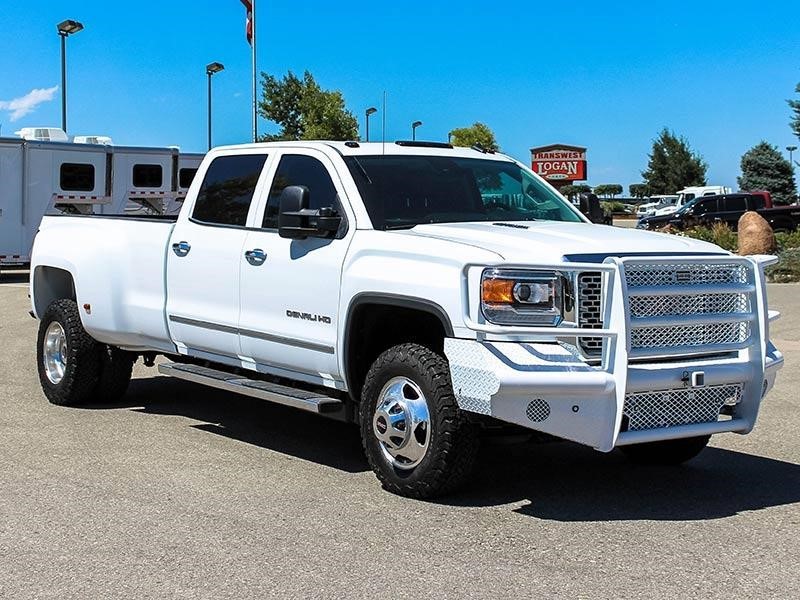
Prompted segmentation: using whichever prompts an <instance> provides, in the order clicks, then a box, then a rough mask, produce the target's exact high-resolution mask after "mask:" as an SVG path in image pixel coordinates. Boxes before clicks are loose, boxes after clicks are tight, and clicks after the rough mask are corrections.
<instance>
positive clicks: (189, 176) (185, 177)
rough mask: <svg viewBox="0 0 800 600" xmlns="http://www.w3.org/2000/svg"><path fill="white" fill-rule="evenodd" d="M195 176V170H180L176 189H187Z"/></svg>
mask: <svg viewBox="0 0 800 600" xmlns="http://www.w3.org/2000/svg"><path fill="white" fill-rule="evenodd" d="M195 175H197V169H181V170H180V171H178V187H181V188H188V187H189V186H190V185H192V180H193V179H194V176H195Z"/></svg>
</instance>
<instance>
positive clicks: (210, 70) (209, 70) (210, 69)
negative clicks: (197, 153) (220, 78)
mask: <svg viewBox="0 0 800 600" xmlns="http://www.w3.org/2000/svg"><path fill="white" fill-rule="evenodd" d="M224 70H225V65H223V64H222V63H218V62H212V63H208V64H207V65H206V75H207V76H208V149H209V150H211V76H212V75H213V74H214V73H219V72H220V71H224Z"/></svg>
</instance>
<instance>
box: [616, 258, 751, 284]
mask: <svg viewBox="0 0 800 600" xmlns="http://www.w3.org/2000/svg"><path fill="white" fill-rule="evenodd" d="M625 277H626V280H627V282H628V287H629V288H636V287H645V286H661V285H685V286H687V287H691V286H695V285H701V284H713V283H746V282H747V268H746V267H745V266H744V265H741V264H738V263H711V264H706V263H686V264H680V263H678V264H675V263H663V264H659V263H652V264H646V265H634V266H631V267H629V268H628V269H626V271H625Z"/></svg>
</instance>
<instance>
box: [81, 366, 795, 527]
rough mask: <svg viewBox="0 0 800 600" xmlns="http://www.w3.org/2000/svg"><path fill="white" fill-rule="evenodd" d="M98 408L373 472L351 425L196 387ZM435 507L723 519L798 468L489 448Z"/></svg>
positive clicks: (574, 516) (783, 491)
mask: <svg viewBox="0 0 800 600" xmlns="http://www.w3.org/2000/svg"><path fill="white" fill-rule="evenodd" d="M95 408H96V409H104V408H106V409H111V408H130V409H132V410H136V411H141V412H143V413H147V414H160V415H179V416H184V417H187V418H189V419H193V420H196V421H199V422H200V423H199V424H195V425H192V427H195V428H197V429H199V430H202V431H206V432H209V433H213V434H216V435H222V436H225V437H228V438H231V439H234V440H238V441H241V442H244V443H247V444H253V445H256V446H259V447H261V448H265V449H268V450H271V451H274V452H279V453H282V454H286V455H290V456H294V457H297V458H301V459H303V460H308V461H311V462H315V463H317V464H321V465H324V466H327V467H331V468H334V469H338V470H341V471H345V472H348V473H361V472H366V471H368V470H369V467H368V465H367V462H366V459H365V458H364V455H363V453H362V449H361V442H360V439H359V433H358V429H357V427H355V426H354V425H351V424H345V423H341V422H338V421H332V420H329V419H326V418H322V417H319V416H317V415H311V414H308V413H304V412H302V411H299V410H295V409H292V408H287V407H284V406H279V405H275V404H271V403H269V402H264V401H262V400H258V399H255V398H249V397H246V396H239V395H235V394H228V393H225V392H222V391H218V390H214V389H210V388H206V387H204V386H200V385H195V384H192V383H187V382H183V381H178V380H174V379H169V378H165V377H153V378H147V379H134V380H133V381H132V382H131V386H130V390H129V392H128V394H127V395H126V397H125V398H124V399H123V401H121V402H120V403H116V404H113V405H108V406H96V407H95ZM712 442H713V440H712ZM370 484H371V485H372V484H374V485H376V486H377V485H378V484H377V482H376V481H374V480H372V481H370ZM435 502H436V503H437V504H441V505H449V506H458V507H490V506H503V505H508V504H512V505H514V504H516V505H519V506H515V507H514V508H513V510H514V511H515V512H517V513H519V514H520V515H525V516H530V517H535V518H539V519H546V520H553V521H565V522H581V521H589V522H592V521H615V520H634V521H636V520H660V521H672V520H682V521H687V520H688V521H691V520H707V519H719V518H724V517H729V516H733V515H736V514H738V513H741V512H744V511H750V510H760V509H764V508H769V507H773V506H782V505H786V504H792V503H796V502H800V465H797V464H794V463H790V462H785V461H781V460H776V459H772V458H767V457H761V456H755V455H752V454H746V453H743V452H736V451H732V450H725V449H722V448H716V447H713V446H712V447H709V448H707V449H706V450H704V451H703V452H702V453H701V454H700V456H699V457H697V458H696V459H694V460H693V461H691V462H690V463H689V464H688V465H685V466H683V467H642V466H637V465H634V464H631V463H630V462H628V461H627V460H626V459H625V457H624V456H622V455H621V454H620V453H618V452H613V453H611V454H601V453H599V452H595V451H594V450H591V449H588V448H584V447H582V446H579V445H576V444H572V443H568V442H563V443H548V444H529V443H521V444H513V445H504V444H497V443H489V444H484V446H483V448H482V451H481V454H480V456H479V459H478V464H477V465H476V470H475V473H474V477H473V479H472V482H471V484H470V485H469V486H468V487H467V488H466V489H465V490H463V491H462V492H460V493H458V494H455V495H453V496H449V497H446V498H440V499H437V500H436V501H435Z"/></svg>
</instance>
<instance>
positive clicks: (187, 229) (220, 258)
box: [167, 150, 267, 362]
mask: <svg viewBox="0 0 800 600" xmlns="http://www.w3.org/2000/svg"><path fill="white" fill-rule="evenodd" d="M266 161H267V155H266V154H265V153H263V152H261V153H253V152H252V151H249V152H248V153H243V152H242V151H241V150H239V151H232V153H231V154H224V155H220V156H217V157H216V158H214V159H213V160H212V162H211V163H210V164H209V165H208V167H207V169H206V171H205V172H204V173H198V177H202V183H199V184H198V182H197V181H195V182H194V183H193V184H192V186H193V187H194V186H195V185H198V191H197V194H196V199H195V201H194V204H193V205H192V206H188V205H187V206H185V207H184V211H182V212H181V215H180V217H179V218H178V221H177V223H176V225H175V228H174V229H173V232H172V238H171V239H170V243H169V248H168V249H167V322H168V324H169V331H170V335H171V337H172V341H173V342H174V343H175V344H176V346H177V347H178V350H179V352H181V353H182V354H190V355H194V356H202V357H204V358H208V359H210V360H215V359H216V360H221V361H223V362H224V361H225V359H229V362H230V360H235V359H236V358H237V356H238V354H239V332H238V325H239V274H240V264H239V263H240V260H241V257H242V252H243V248H244V244H245V240H246V238H247V229H246V226H247V224H248V218H253V217H252V215H251V213H254V212H255V205H256V204H257V202H254V201H253V197H254V195H255V191H256V189H258V188H257V183H258V180H259V178H260V176H261V174H262V171H264V165H265V163H266ZM190 197H192V195H191V194H190Z"/></svg>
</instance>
